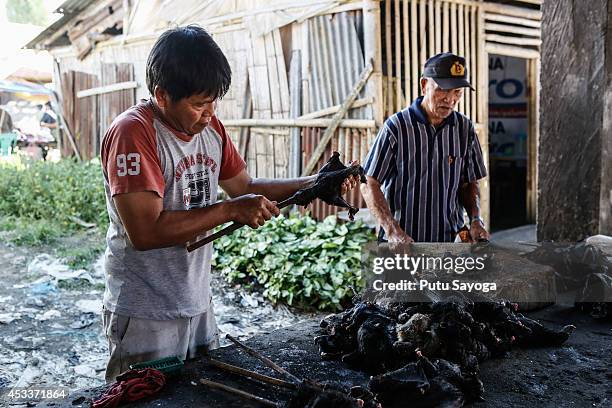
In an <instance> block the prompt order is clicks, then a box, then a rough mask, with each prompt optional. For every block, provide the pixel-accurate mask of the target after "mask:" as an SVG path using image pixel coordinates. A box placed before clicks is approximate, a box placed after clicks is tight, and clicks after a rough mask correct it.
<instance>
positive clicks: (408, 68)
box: [389, 0, 416, 115]
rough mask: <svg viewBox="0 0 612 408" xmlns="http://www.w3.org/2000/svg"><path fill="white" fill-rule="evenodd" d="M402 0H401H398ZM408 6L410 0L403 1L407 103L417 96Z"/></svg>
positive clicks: (390, 113)
mask: <svg viewBox="0 0 612 408" xmlns="http://www.w3.org/2000/svg"><path fill="white" fill-rule="evenodd" d="M397 1H400V0H397ZM408 6H409V1H408V0H404V1H403V2H402V10H403V12H402V32H403V35H404V37H403V38H404V49H403V54H404V95H405V96H406V103H410V102H412V101H413V100H414V99H415V98H416V96H415V95H413V94H412V88H411V86H412V85H411V83H410V77H411V76H412V74H411V66H410V47H411V46H410V36H411V35H412V33H411V32H410V23H409V16H408ZM392 114H393V111H391V112H389V115H392Z"/></svg>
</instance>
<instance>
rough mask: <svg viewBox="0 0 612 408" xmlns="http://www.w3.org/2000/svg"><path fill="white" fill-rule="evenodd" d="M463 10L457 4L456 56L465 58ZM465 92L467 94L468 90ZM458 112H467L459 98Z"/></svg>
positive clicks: (462, 99)
mask: <svg viewBox="0 0 612 408" xmlns="http://www.w3.org/2000/svg"><path fill="white" fill-rule="evenodd" d="M463 8H464V5H463V4H459V5H458V6H457V33H458V38H457V42H458V43H457V52H458V53H459V54H458V55H461V56H462V57H465V36H464V33H465V30H464V28H465V27H464V25H463V24H464V22H463ZM467 91H468V93H469V89H468V90H467ZM459 112H462V113H463V114H467V112H466V111H465V98H461V100H460V101H459Z"/></svg>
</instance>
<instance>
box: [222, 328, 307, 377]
mask: <svg viewBox="0 0 612 408" xmlns="http://www.w3.org/2000/svg"><path fill="white" fill-rule="evenodd" d="M226 337H227V338H228V339H229V340H231V341H232V342H233V343H234V344H236V345H237V346H238V347H240V348H242V349H243V350H244V351H246V352H247V353H248V354H250V355H252V356H253V357H255V358H256V359H258V360H260V361H261V362H263V363H264V364H266V365H267V366H268V367H270V368H272V369H273V370H274V371H276V372H278V373H281V374H284V375H286V376H287V377H288V378H290V379H291V381H293V382H294V383H295V384H299V383H302V380H300V379H299V378H298V377H296V376H295V375H293V374H291V373H290V372H289V371H287V370H285V369H284V368H282V367H281V366H279V365H277V364H276V363H275V362H274V361H272V360H270V359H269V358H268V357H266V356H264V355H262V354H260V353H258V352H257V351H255V350H253V349H252V348H250V347H249V346H247V345H246V344H243V343H241V342H240V341H238V340H237V339H235V338H234V337H232V336H231V335H229V334H227V335H226Z"/></svg>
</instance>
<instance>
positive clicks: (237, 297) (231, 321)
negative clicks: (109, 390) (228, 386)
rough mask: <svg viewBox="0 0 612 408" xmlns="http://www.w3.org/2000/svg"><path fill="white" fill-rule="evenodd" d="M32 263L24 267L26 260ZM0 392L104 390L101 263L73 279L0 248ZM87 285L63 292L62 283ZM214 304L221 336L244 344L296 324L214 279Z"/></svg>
mask: <svg viewBox="0 0 612 408" xmlns="http://www.w3.org/2000/svg"><path fill="white" fill-rule="evenodd" d="M28 259H29V260H30V262H27V260H28ZM0 279H2V281H3V283H4V284H3V285H2V287H0V388H2V387H12V386H15V385H16V384H22V385H24V386H27V385H36V386H49V387H53V386H62V387H68V388H69V389H71V390H75V389H79V388H88V387H92V386H99V385H102V384H104V371H105V368H106V361H107V357H108V344H107V341H106V338H105V337H104V334H103V333H102V321H101V311H102V297H103V291H102V290H100V288H99V284H103V283H104V262H103V256H101V257H100V258H99V259H98V260H97V261H96V262H95V263H94V264H92V265H91V267H90V268H89V270H83V269H81V270H78V271H72V270H70V268H69V267H68V266H67V265H66V264H65V263H64V262H63V261H62V260H61V259H59V258H56V257H54V256H52V255H49V254H39V255H36V256H33V257H32V256H31V255H29V254H28V253H27V249H24V248H19V247H17V248H15V247H10V248H9V247H7V246H6V245H3V244H0ZM80 279H84V281H83V282H85V284H84V285H77V286H76V287H75V288H70V289H66V288H65V287H64V286H62V284H61V282H62V281H64V282H66V281H68V282H70V281H76V280H80ZM211 286H212V287H213V292H214V296H213V302H214V307H215V315H216V316H217V323H218V325H219V328H220V330H221V332H222V335H221V337H222V339H221V343H222V345H225V344H226V343H225V342H226V340H225V339H224V336H223V333H230V334H232V335H234V336H235V337H238V338H240V339H245V338H247V337H250V336H252V335H255V334H257V333H261V332H269V331H271V330H274V329H276V328H279V327H285V326H288V325H291V324H293V323H296V322H297V321H298V320H300V316H296V315H294V314H292V313H291V312H289V310H288V309H287V308H286V307H282V306H281V307H274V306H272V305H271V304H270V303H269V302H267V301H266V300H265V299H264V298H263V297H262V296H261V295H260V294H251V293H248V292H247V291H246V290H245V289H244V288H242V287H240V286H235V287H234V286H230V285H228V284H227V283H226V282H225V280H224V279H223V278H222V277H221V276H219V274H217V273H215V274H214V275H213V283H212V284H211Z"/></svg>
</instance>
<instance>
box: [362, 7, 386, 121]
mask: <svg viewBox="0 0 612 408" xmlns="http://www.w3.org/2000/svg"><path fill="white" fill-rule="evenodd" d="M380 33H381V31H380V8H379V2H378V1H374V0H364V2H363V48H364V59H365V60H366V61H374V70H373V71H372V75H371V77H370V80H369V81H368V83H367V84H366V86H365V90H366V95H367V96H366V97H367V98H372V99H373V101H374V102H373V104H372V114H373V119H374V121H375V122H376V126H382V123H383V120H384V117H383V109H384V101H383V97H382V46H381V38H380Z"/></svg>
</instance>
